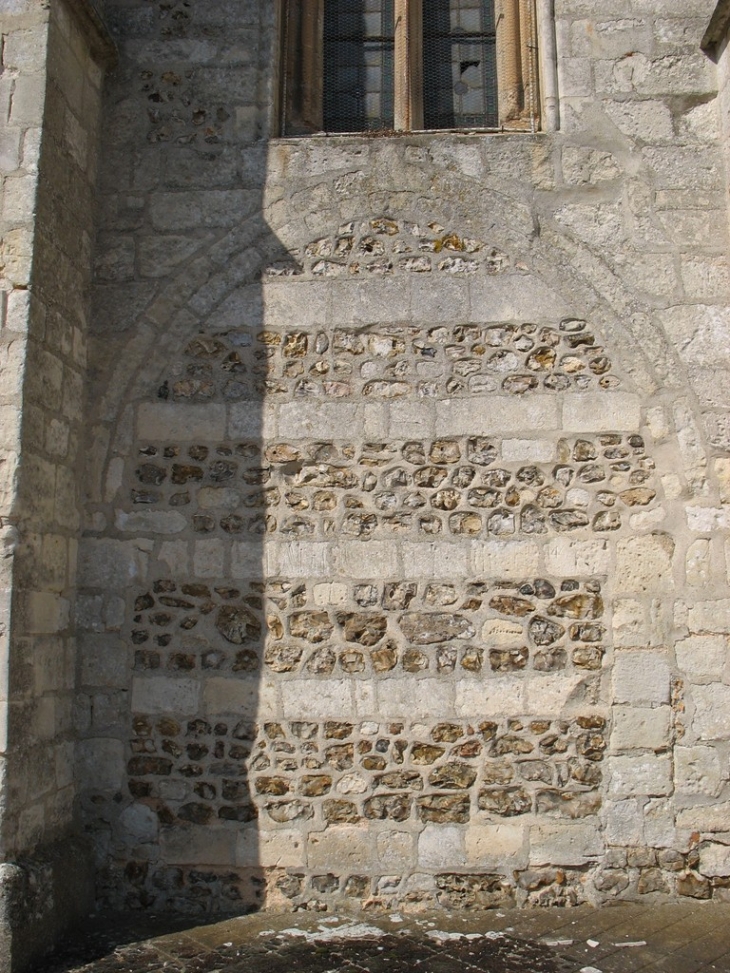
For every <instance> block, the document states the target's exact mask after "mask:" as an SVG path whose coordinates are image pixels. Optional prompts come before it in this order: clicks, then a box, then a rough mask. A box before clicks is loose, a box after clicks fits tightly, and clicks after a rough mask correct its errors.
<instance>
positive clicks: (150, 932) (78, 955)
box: [34, 902, 730, 973]
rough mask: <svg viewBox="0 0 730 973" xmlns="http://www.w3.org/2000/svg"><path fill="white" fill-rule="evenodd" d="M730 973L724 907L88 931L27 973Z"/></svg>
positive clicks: (729, 925) (274, 920)
mask: <svg viewBox="0 0 730 973" xmlns="http://www.w3.org/2000/svg"><path fill="white" fill-rule="evenodd" d="M640 971H641V973H730V903H709V902H707V903H700V902H696V903H692V904H684V903H682V904H664V905H655V906H644V905H642V906H635V905H631V904H619V905H614V906H610V907H606V908H602V909H591V908H589V907H586V906H580V907H578V908H574V909H541V910H533V911H494V912H484V913H479V914H472V913H470V914H456V915H450V916H445V915H443V914H441V913H439V914H428V915H418V916H402V915H400V914H397V913H392V914H390V915H386V916H382V915H381V916H371V915H369V914H368V915H358V916H352V915H344V914H340V915H334V916H333V915H322V914H319V915H312V914H310V913H298V914H296V915H270V914H258V915H254V916H247V917H242V918H237V919H229V920H226V921H223V922H216V923H214V924H209V925H195V924H194V923H193V922H192V921H191V920H189V919H188V920H183V919H177V920H172V921H171V920H170V919H163V918H159V919H156V918H155V917H144V918H142V917H139V916H124V917H120V916H114V917H106V918H104V917H102V918H99V919H92V920H89V926H88V928H87V929H86V930H85V932H84V935H83V937H82V938H81V939H79V940H76V941H73V942H69V943H68V944H66V945H65V946H64V948H63V949H62V950H61V951H60V952H59V953H58V954H57V955H56V956H55V957H52V958H50V959H48V960H46V961H45V962H44V963H42V964H40V965H39V966H37V967H36V969H35V971H34V973H640Z"/></svg>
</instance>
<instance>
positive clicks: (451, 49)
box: [423, 0, 499, 128]
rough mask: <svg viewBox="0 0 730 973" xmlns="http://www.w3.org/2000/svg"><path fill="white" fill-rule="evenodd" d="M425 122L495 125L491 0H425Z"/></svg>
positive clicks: (437, 125)
mask: <svg viewBox="0 0 730 973" xmlns="http://www.w3.org/2000/svg"><path fill="white" fill-rule="evenodd" d="M423 114H424V124H425V126H426V128H494V127H496V126H497V125H498V122H499V112H498V106H497V54H496V32H495V18H494V0H423Z"/></svg>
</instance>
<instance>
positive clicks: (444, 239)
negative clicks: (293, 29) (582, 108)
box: [81, 148, 706, 907]
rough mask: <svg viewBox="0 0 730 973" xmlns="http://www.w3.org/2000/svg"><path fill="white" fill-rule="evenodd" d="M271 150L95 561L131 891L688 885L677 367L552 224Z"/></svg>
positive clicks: (151, 365)
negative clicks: (258, 199)
mask: <svg viewBox="0 0 730 973" xmlns="http://www.w3.org/2000/svg"><path fill="white" fill-rule="evenodd" d="M278 152H279V156H278V157H272V162H271V167H272V171H271V175H270V180H269V199H268V201H267V203H266V205H265V207H264V220H263V221H260V220H258V219H254V220H253V221H251V223H250V225H247V224H245V223H243V224H242V227H241V228H240V229H239V230H237V231H234V232H232V233H230V234H229V235H227V236H225V237H222V238H221V239H220V240H217V241H216V242H215V244H214V245H212V247H211V248H210V251H209V252H204V253H202V254H200V255H199V256H198V257H197V258H196V260H195V261H194V262H193V263H192V264H191V265H190V266H188V267H186V268H185V270H184V271H183V272H181V273H180V275H179V276H178V277H177V278H176V279H175V280H173V281H172V282H171V283H168V284H167V285H166V288H165V289H164V290H163V289H161V290H160V293H159V294H157V295H156V297H155V300H154V301H152V302H151V303H150V305H149V307H148V308H147V311H146V313H145V315H144V316H142V317H141V318H140V321H139V325H138V326H137V327H136V329H135V331H134V334H133V337H132V339H131V340H130V342H129V344H128V346H127V349H126V352H127V353H126V356H125V357H126V360H125V362H124V363H123V364H120V365H119V366H118V368H117V371H116V374H115V373H114V370H112V372H111V374H112V376H113V377H112V379H111V380H110V381H109V383H108V392H107V396H106V400H105V405H104V409H103V410H102V411H103V415H104V419H105V422H104V423H103V424H102V425H101V426H100V432H99V435H98V436H97V445H96V450H97V453H96V457H95V463H96V470H97V472H96V473H95V474H94V476H96V477H97V483H96V486H95V489H94V491H93V499H92V503H91V504H90V514H89V525H90V527H89V531H88V534H87V538H86V539H85V541H84V542H83V544H82V552H81V585H82V588H83V589H84V592H85V597H86V598H88V599H93V598H97V597H99V598H104V599H106V601H107V603H108V606H109V608H108V611H109V614H110V615H111V614H112V613H116V614H114V619H115V621H114V623H113V624H112V625H110V627H109V630H110V634H109V635H108V644H107V646H106V651H107V653H108V656H107V659H106V661H105V662H103V663H102V661H100V660H92V661H91V662H90V663H89V665H88V666H87V669H85V672H88V673H90V674H89V675H88V678H87V676H86V675H85V676H84V678H87V681H88V685H87V686H86V692H87V694H88V696H89V699H90V700H91V703H90V705H91V706H92V707H93V706H94V705H102V704H101V703H96V704H95V703H94V683H93V679H94V673H95V667H97V668H103V667H104V666H111V668H112V670H113V678H114V679H115V680H116V683H115V686H116V692H115V693H112V694H110V696H109V699H108V700H107V701H106V702H105V703H104V704H103V705H107V706H108V707H109V710H110V715H109V721H110V726H111V727H112V730H111V731H110V732H108V733H107V734H106V736H105V735H104V734H97V735H96V736H95V735H94V732H93V731H90V732H89V734H88V736H87V739H86V740H85V741H84V743H82V745H81V750H82V756H83V755H86V759H87V762H88V765H89V766H95V765H96V762H97V761H98V759H99V756H100V755H102V756H104V757H105V758H106V759H107V761H108V765H109V766H111V767H113V768H115V769H114V770H113V771H110V775H111V776H113V777H114V782H115V784H117V785H118V789H119V793H121V794H122V798H121V800H119V801H117V802H116V804H115V805H114V806H112V802H111V801H109V800H102V798H101V796H100V794H99V792H98V787H96V786H95V782H94V781H93V780H91V781H89V782H88V785H87V791H86V805H85V813H86V814H87V820H88V822H89V827H90V830H91V831H92V832H94V831H96V833H97V834H98V836H99V842H100V847H109V846H108V845H107V842H108V841H110V840H111V843H112V844H111V848H112V852H111V862H112V864H111V865H110V875H111V876H113V878H110V881H109V883H108V888H107V892H106V894H107V897H108V898H109V899H110V900H113V901H119V900H120V899H124V901H126V902H130V901H131V902H138V901H139V902H154V903H155V904H158V905H160V904H170V903H172V902H175V901H179V900H180V899H181V897H184V896H185V895H187V894H188V893H189V892H190V890H191V889H192V888H194V886H195V883H196V882H200V881H202V882H203V884H205V883H206V882H207V883H208V884H207V885H206V889H207V892H206V894H209V895H215V896H217V897H218V899H219V901H222V902H223V903H224V904H226V903H227V904H229V905H232V904H235V903H236V902H240V901H241V900H244V901H247V902H249V901H250V902H251V903H254V902H260V901H261V900H262V897H265V898H266V900H267V901H268V902H269V903H281V902H286V903H288V904H290V905H292V906H297V907H301V906H302V905H303V904H304V903H311V902H313V901H317V902H321V903H328V904H336V903H338V902H342V901H344V900H345V899H349V900H356V901H359V902H362V903H365V902H371V901H379V902H381V903H382V904H385V905H396V904H397V905H398V906H403V905H408V904H416V905H423V904H428V905H439V904H440V905H445V906H454V905H464V904H467V905H472V906H488V905H494V904H505V905H506V904H511V903H515V902H517V903H520V904H522V903H525V902H530V903H544V902H554V903H560V904H573V903H576V902H580V901H586V900H589V901H599V900H601V899H602V898H604V897H606V896H609V895H613V894H616V893H617V892H623V891H624V890H625V889H626V888H627V887H628V886H629V881H631V882H635V881H636V880H637V879H636V876H635V874H634V873H631V877H629V871H628V870H627V869H628V865H627V864H626V863H627V861H628V855H629V851H627V849H629V850H630V849H632V848H635V847H636V846H642V847H649V848H651V849H654V850H653V851H652V852H651V855H653V856H654V857H653V858H652V862H653V864H652V866H651V867H652V868H654V870H655V871H656V873H657V875H655V876H654V879H653V880H655V881H656V882H660V883H665V884H666V883H671V882H672V881H674V879H673V878H672V873H673V869H674V861H675V860H674V859H673V858H672V857H671V855H670V854H669V852H670V851H671V852H672V853H676V855H680V856H681V855H682V854H685V852H686V849H684V848H683V845H682V841H683V838H682V837H681V834H680V833H679V831H675V825H676V821H677V817H676V815H677V813H678V812H677V809H676V808H675V807H674V805H673V803H672V800H671V796H670V795H671V790H672V784H671V780H672V756H671V754H670V753H668V752H667V741H669V740H671V739H673V734H675V733H680V734H681V732H682V728H683V715H682V713H683V702H682V692H683V690H682V686H681V684H680V681H679V680H678V679H677V678H674V680H673V676H672V674H673V673H674V672H675V670H676V657H675V655H674V652H673V648H672V638H673V632H674V626H675V623H676V617H675V602H676V598H675V595H676V591H677V586H678V585H680V584H681V583H682V579H683V573H684V572H685V570H686V568H685V564H689V563H690V561H691V559H692V556H693V555H692V551H691V550H690V546H691V545H689V544H688V542H687V539H686V537H685V535H683V534H682V533H681V530H679V527H678V524H679V521H680V519H681V518H682V517H683V515H684V506H683V503H682V498H683V497H686V496H688V495H692V494H693V493H695V494H697V493H701V491H702V490H703V489H705V476H704V474H705V467H706V457H705V453H704V447H703V445H702V442H701V440H700V437H699V435H696V436H695V438H694V439H693V438H692V437H691V436H689V435H687V434H686V429H687V427H688V426H689V427H690V428H691V426H692V409H693V405H692V396H691V393H690V392H689V391H688V389H687V388H686V387H684V386H683V385H682V383H681V382H679V381H678V383H677V384H678V386H679V388H678V389H674V388H673V387H672V386H671V383H669V384H668V382H667V377H666V376H667V374H668V372H669V371H670V370H671V366H672V363H673V362H674V353H673V351H672V349H671V347H670V345H669V343H668V342H667V341H666V339H665V338H664V337H663V336H662V335H661V333H660V332H658V331H657V332H656V333H654V332H650V329H649V326H648V325H647V323H646V322H647V320H648V311H647V310H646V309H645V308H643V307H642V305H641V302H640V301H638V300H637V299H636V297H635V295H633V294H632V293H631V292H630V290H629V289H628V288H627V287H626V286H625V285H624V284H623V283H622V282H621V281H620V280H619V279H618V278H617V277H616V275H615V274H614V273H613V272H612V271H611V269H610V267H609V264H608V262H607V261H602V260H601V259H600V257H599V256H597V255H596V253H595V251H594V250H593V249H591V248H587V247H586V246H585V245H584V244H583V243H581V241H580V240H576V239H573V238H571V237H570V235H569V234H567V233H561V231H560V230H559V229H557V228H556V224H555V223H554V222H551V220H550V217H549V214H543V213H542V212H541V210H540V204H539V200H538V201H537V202H536V201H535V200H534V199H532V198H528V197H527V195H524V196H523V198H520V195H519V193H518V192H516V191H514V190H512V191H511V194H510V193H509V192H506V191H505V190H504V189H503V188H502V189H500V188H499V187H487V189H484V188H482V189H481V190H480V194H479V196H478V197H477V196H475V195H474V194H475V192H476V187H477V185H481V183H478V182H477V179H476V177H473V178H472V177H469V176H468V175H465V174H464V173H463V172H462V173H454V172H453V171H452V170H451V169H450V168H449V164H448V162H446V163H444V164H443V165H442V167H441V169H440V170H439V173H438V179H437V180H436V182H438V187H437V189H438V194H437V198H438V199H440V202H439V204H438V207H437V208H436V210H435V211H434V207H433V205H432V204H431V203H429V202H428V201H427V196H428V192H429V189H430V190H431V191H433V182H434V177H433V174H431V176H430V177H429V179H430V183H429V184H428V185H427V184H426V181H425V177H423V175H421V177H419V178H420V179H421V182H422V184H419V182H418V179H417V178H415V177H414V178H413V179H410V180H409V181H408V185H407V187H406V186H399V184H398V178H399V177H398V175H397V172H391V171H389V169H388V160H387V158H386V159H383V158H379V159H378V158H376V157H375V155H374V154H373V156H372V158H373V160H374V161H373V166H372V172H369V173H368V174H364V171H363V170H364V166H363V159H362V152H360V153H359V154H358V157H357V158H356V159H352V160H349V161H348V160H347V159H345V160H344V162H342V163H341V165H340V170H338V172H336V173H331V172H327V171H326V170H325V171H324V173H323V175H322V177H321V178H315V177H312V176H311V174H310V175H309V176H307V177H306V178H305V176H304V175H302V176H301V185H300V186H298V185H297V178H298V175H297V165H300V166H301V168H302V169H303V170H304V169H306V170H307V172H310V173H311V166H312V164H313V162H312V158H311V157H308V158H307V160H306V165H305V164H304V163H301V162H300V163H298V162H297V159H296V150H295V149H291V150H287V152H288V155H287V153H286V152H285V150H283V149H281V148H280V149H279V150H278ZM312 153H316V150H315V149H313V150H311V153H310V156H311V154H312ZM282 155H286V159H285V161H286V165H287V166H288V169H287V179H288V180H289V182H290V185H291V186H292V187H293V188H291V189H290V191H289V194H288V195H287V197H286V198H285V199H284V198H282V197H281V195H280V194H279V193H278V191H277V187H278V183H277V179H278V175H277V169H276V166H277V165H279V166H281V167H282V169H283V167H284V166H283V163H282V158H281V157H282ZM274 156H275V153H274ZM431 162H433V160H431ZM412 164H413V166H414V167H416V166H417V164H418V159H414V160H412ZM213 251H215V252H213ZM191 281H195V282H196V283H195V285H194V286H193V285H192V284H191V283H190V282H191ZM642 327H644V331H643V332H642V331H641V328H642ZM679 393H681V398H683V399H684V400H686V404H684V406H683V408H684V410H685V411H684V416H685V423H686V425H685V426H684V427H683V428H684V430H685V434H684V438H682V434H681V433H680V430H679V428H678V427H677V426H676V425H674V423H675V422H676V415H677V413H676V407H675V406H676V403H674V401H673V400H674V399H677V398H678V397H680V395H679ZM680 404H681V403H680ZM670 406H671V408H670ZM672 409H674V418H671V410H672ZM680 535H681V536H680ZM695 550H696V549H695ZM698 570H700V569H698ZM95 644H98V641H97V642H96V643H95ZM110 660H111V661H110ZM642 726H643V727H645V728H646V734H647V736H646V740H647V743H646V746H645V747H644V746H641V745H639V746H637V745H636V742H635V741H636V732H637V731H636V728H637V727H642ZM106 783H108V781H107V782H106ZM99 786H101V785H99ZM100 807H101V810H100ZM110 834H111V839H110V838H109V835H110ZM140 834H142V835H143V836H144V838H143V841H144V843H145V845H146V852H145V854H146V864H145V867H144V868H137V867H136V866H135V867H132V866H133V863H134V859H135V854H134V846H135V842H137V841H139V840H140ZM675 836H676V837H675ZM657 848H661V849H663V850H664V851H665V852H667V854H666V856H665V857H666V862H665V863H664V864H665V865H666V867H665V868H664V870H662V861H661V860H659V859H658V858H657V854H658V852H657V851H656V850H655V849H657ZM647 867H649V866H647ZM201 870H203V871H204V872H205V874H206V875H208V876H209V877H208V879H200V878H199V875H200V873H201ZM196 876H197V877H196ZM657 876H658V877H657ZM640 880H641V878H639V881H640ZM647 880H648V879H647ZM624 883H625V884H624ZM668 887H669V885H668V884H667V888H668ZM632 890H633V886H632Z"/></svg>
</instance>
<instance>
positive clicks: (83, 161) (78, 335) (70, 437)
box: [0, 2, 111, 970]
mask: <svg viewBox="0 0 730 973" xmlns="http://www.w3.org/2000/svg"><path fill="white" fill-rule="evenodd" d="M0 33H1V34H2V44H1V48H2V75H1V76H0V87H1V88H2V91H3V119H4V122H3V131H2V135H1V136H0V140H1V145H2V155H1V157H0V168H1V169H2V177H3V183H2V186H3V195H2V236H3V244H2V264H1V265H0V307H1V309H2V338H1V341H2V363H1V364H0V383H1V388H2V397H3V398H2V415H3V442H2V459H3V463H2V476H3V493H2V512H1V513H0V524H1V525H2V526H1V530H2V536H3V550H2V565H3V567H2V571H3V577H4V583H3V588H4V602H3V604H4V608H3V627H2V637H3V651H2V687H3V688H2V713H1V715H0V720H1V725H2V746H1V747H0V750H1V751H2V756H3V772H2V806H1V808H0V839H1V840H0V847H1V850H2V851H1V853H2V862H3V864H2V872H1V873H0V904H1V908H0V913H1V916H0V954H1V955H2V960H1V962H2V963H3V964H4V965H5V967H6V968H7V969H13V970H15V969H20V968H21V965H22V964H23V963H24V962H26V961H27V960H28V958H29V957H32V955H33V954H34V953H36V952H38V951H41V950H42V949H43V948H44V947H45V946H46V945H47V944H48V942H50V941H52V940H53V937H54V935H55V933H56V932H57V930H58V928H60V927H61V925H62V924H63V921H64V920H65V919H66V918H68V915H69V914H72V913H73V912H74V911H78V909H84V908H87V907H88V904H89V901H90V898H89V897H90V892H91V885H90V881H89V869H88V856H86V858H85V857H84V855H83V854H82V853H81V852H80V851H79V850H78V848H76V847H75V845H74V844H73V841H72V840H71V835H72V833H73V830H74V825H75V820H76V818H75V809H74V804H75V797H76V789H75V784H74V739H73V737H74V733H73V724H72V711H73V699H74V685H75V678H76V674H75V669H76V653H75V638H74V624H73V610H72V609H73V600H74V587H75V572H76V561H77V551H78V534H79V528H80V516H79V499H78V490H77V478H78V470H79V461H80V442H81V435H82V426H83V408H84V390H83V385H84V379H85V367H86V333H87V328H88V298H89V282H90V273H91V245H92V240H93V220H94V186H95V178H96V166H97V155H96V149H97V136H98V131H97V123H98V116H99V112H100V104H101V81H102V74H103V68H102V62H103V61H104V60H105V59H106V58H108V56H109V54H110V51H111V46H110V44H109V42H108V41H107V40H105V38H104V36H103V35H102V34H101V33H99V32H98V25H96V24H95V21H94V19H93V18H92V17H91V15H90V14H89V13H88V11H87V10H86V8H85V7H84V5H83V4H80V3H76V4H74V3H71V4H66V3H57V4H53V5H51V6H50V7H49V5H48V4H45V3H33V2H17V3H11V4H10V5H9V6H8V5H5V6H4V8H3V14H2V16H0ZM84 864H85V865H86V866H87V868H86V872H84V867H83V866H84ZM61 871H65V878H66V881H70V878H71V876H73V877H74V881H75V883H76V888H75V890H74V891H73V893H71V892H70V890H69V889H67V890H66V891H64V890H63V884H62V883H61V882H59V872H61Z"/></svg>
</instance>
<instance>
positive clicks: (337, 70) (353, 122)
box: [322, 0, 395, 132]
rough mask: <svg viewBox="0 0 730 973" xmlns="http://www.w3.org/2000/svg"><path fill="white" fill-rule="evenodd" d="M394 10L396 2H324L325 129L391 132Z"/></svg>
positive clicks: (371, 0)
mask: <svg viewBox="0 0 730 973" xmlns="http://www.w3.org/2000/svg"><path fill="white" fill-rule="evenodd" d="M393 8H394V0H325V5H324V77H323V81H324V84H323V89H324V90H323V105H322V109H323V123H324V130H325V131H327V132H363V131H377V130H379V129H392V128H393V124H394V98H393V93H394V92H393V88H394V84H393V83H394V74H395V69H394V63H393V58H394V49H395V44H394V38H395V32H394V9H393Z"/></svg>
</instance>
